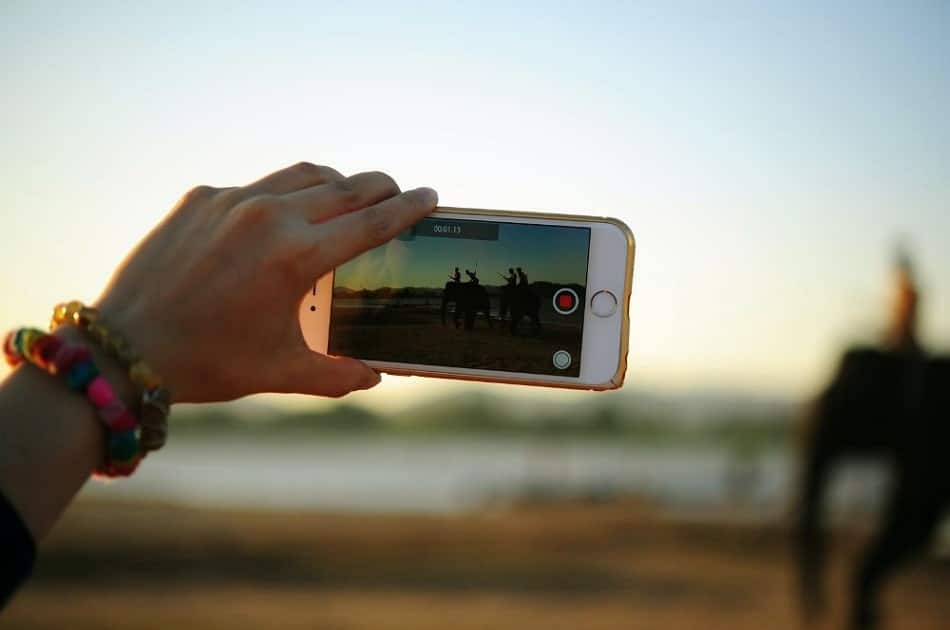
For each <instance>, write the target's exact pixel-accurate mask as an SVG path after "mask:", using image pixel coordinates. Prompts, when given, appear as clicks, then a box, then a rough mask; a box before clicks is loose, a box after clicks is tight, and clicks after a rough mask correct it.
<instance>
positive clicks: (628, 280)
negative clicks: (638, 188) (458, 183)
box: [378, 206, 636, 391]
mask: <svg viewBox="0 0 950 630" xmlns="http://www.w3.org/2000/svg"><path fill="white" fill-rule="evenodd" d="M439 213H459V214H470V215H475V216H484V217H512V216H514V217H529V218H530V217H533V218H536V219H548V220H554V221H589V222H594V223H609V224H611V225H613V226H614V227H616V228H618V229H619V230H620V231H621V232H622V233H623V235H624V238H626V240H627V258H628V259H629V260H630V264H629V265H627V266H626V267H627V268H626V276H625V278H624V289H623V300H622V304H623V314H624V315H623V324H622V328H621V331H620V361H619V363H618V364H617V371H616V372H615V373H614V375H613V376H612V377H611V378H610V380H609V381H607V382H605V383H600V384H595V385H587V384H584V383H577V384H574V383H553V382H551V381H543V380H537V381H534V380H525V379H506V378H504V377H494V376H491V377H485V376H473V375H469V374H458V373H455V372H441V371H438V370H415V369H413V370H409V369H403V368H391V367H380V368H378V371H380V372H382V373H384V374H392V375H394V376H422V377H431V378H448V379H452V380H457V381H476V382H480V383H507V384H511V385H528V386H532V387H554V388H557V389H580V390H590V391H609V390H612V389H619V388H620V387H621V386H623V382H624V379H625V378H626V374H627V354H628V352H629V348H630V296H631V294H632V289H633V266H634V261H635V259H636V239H635V238H634V236H633V232H632V231H631V230H630V227H629V226H627V224H626V223H624V222H623V221H621V220H619V219H614V218H613V217H594V216H586V215H572V214H559V213H555V212H527V211H522V210H484V209H480V208H453V207H449V206H438V207H437V208H436V209H435V212H434V213H433V214H436V215H437V214H439Z"/></svg>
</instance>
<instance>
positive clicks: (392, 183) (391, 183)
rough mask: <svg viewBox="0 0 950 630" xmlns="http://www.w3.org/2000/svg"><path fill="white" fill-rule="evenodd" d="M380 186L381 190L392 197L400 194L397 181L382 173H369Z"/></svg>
mask: <svg viewBox="0 0 950 630" xmlns="http://www.w3.org/2000/svg"><path fill="white" fill-rule="evenodd" d="M368 175H370V176H371V177H372V178H373V179H374V180H375V181H376V182H377V184H378V185H379V187H380V189H381V190H383V191H385V192H387V193H389V195H390V196H392V195H398V194H399V185H398V184H397V183H396V180H395V179H393V178H392V177H391V176H389V175H388V174H387V173H384V172H382V171H370V172H369V173H368Z"/></svg>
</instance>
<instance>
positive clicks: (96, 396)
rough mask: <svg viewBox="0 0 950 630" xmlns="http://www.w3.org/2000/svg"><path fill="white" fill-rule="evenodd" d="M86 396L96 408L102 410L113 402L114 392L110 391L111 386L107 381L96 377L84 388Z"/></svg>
mask: <svg viewBox="0 0 950 630" xmlns="http://www.w3.org/2000/svg"><path fill="white" fill-rule="evenodd" d="M86 396H88V397H89V400H90V401H91V402H92V404H93V405H95V406H96V407H97V408H102V407H105V406H106V405H108V404H109V403H111V402H112V401H114V400H115V392H114V391H112V385H110V384H109V381H107V380H106V379H104V378H102V377H101V376H97V377H96V378H94V379H92V382H91V383H89V385H87V386H86Z"/></svg>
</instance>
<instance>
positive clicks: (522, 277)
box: [518, 267, 528, 287]
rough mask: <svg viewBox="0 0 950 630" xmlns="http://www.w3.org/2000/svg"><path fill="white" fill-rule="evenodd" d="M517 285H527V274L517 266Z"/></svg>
mask: <svg viewBox="0 0 950 630" xmlns="http://www.w3.org/2000/svg"><path fill="white" fill-rule="evenodd" d="M518 279H519V282H518V286H519V287H526V286H528V274H526V273H525V272H524V271H522V270H521V267H518Z"/></svg>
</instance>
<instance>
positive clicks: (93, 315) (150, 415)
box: [50, 300, 171, 451]
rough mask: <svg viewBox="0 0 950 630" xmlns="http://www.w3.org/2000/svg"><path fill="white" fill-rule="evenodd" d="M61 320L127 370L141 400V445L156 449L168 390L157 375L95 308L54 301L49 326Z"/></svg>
mask: <svg viewBox="0 0 950 630" xmlns="http://www.w3.org/2000/svg"><path fill="white" fill-rule="evenodd" d="M63 324H73V325H74V326H78V327H79V328H81V329H83V330H85V331H86V332H87V333H88V334H89V336H90V337H91V338H92V340H93V341H95V342H96V345H98V346H99V347H100V348H102V349H103V350H104V351H105V352H106V353H107V354H109V355H110V356H112V357H113V358H114V359H116V360H118V361H119V363H120V364H122V367H123V368H124V369H126V370H128V372H129V379H130V380H131V381H132V384H133V385H135V387H136V388H137V389H138V395H139V398H140V400H141V407H140V409H139V417H140V419H141V424H142V430H141V435H140V438H141V445H142V448H143V449H144V450H146V451H154V450H158V449H160V448H161V447H162V446H163V445H164V444H165V440H166V438H167V437H168V413H169V409H170V406H171V394H170V393H169V391H168V390H167V389H165V388H164V387H162V379H161V378H159V377H158V376H157V375H156V374H155V373H154V372H153V371H152V370H151V368H150V367H149V366H148V364H147V363H145V361H143V360H142V357H141V355H139V354H138V353H137V352H135V350H133V349H132V346H131V345H130V344H129V342H128V340H126V338H125V337H123V336H122V335H121V334H119V333H118V332H116V331H115V330H114V329H112V328H111V327H109V326H108V325H107V324H106V322H105V321H104V320H103V318H102V316H101V315H100V314H99V311H98V310H97V309H95V308H92V307H89V306H86V305H84V304H83V303H82V302H79V301H76V300H73V301H72V302H64V303H62V304H57V305H56V307H55V308H54V309H53V317H52V320H51V321H50V330H53V329H55V328H56V327H57V326H61V325H63Z"/></svg>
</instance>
